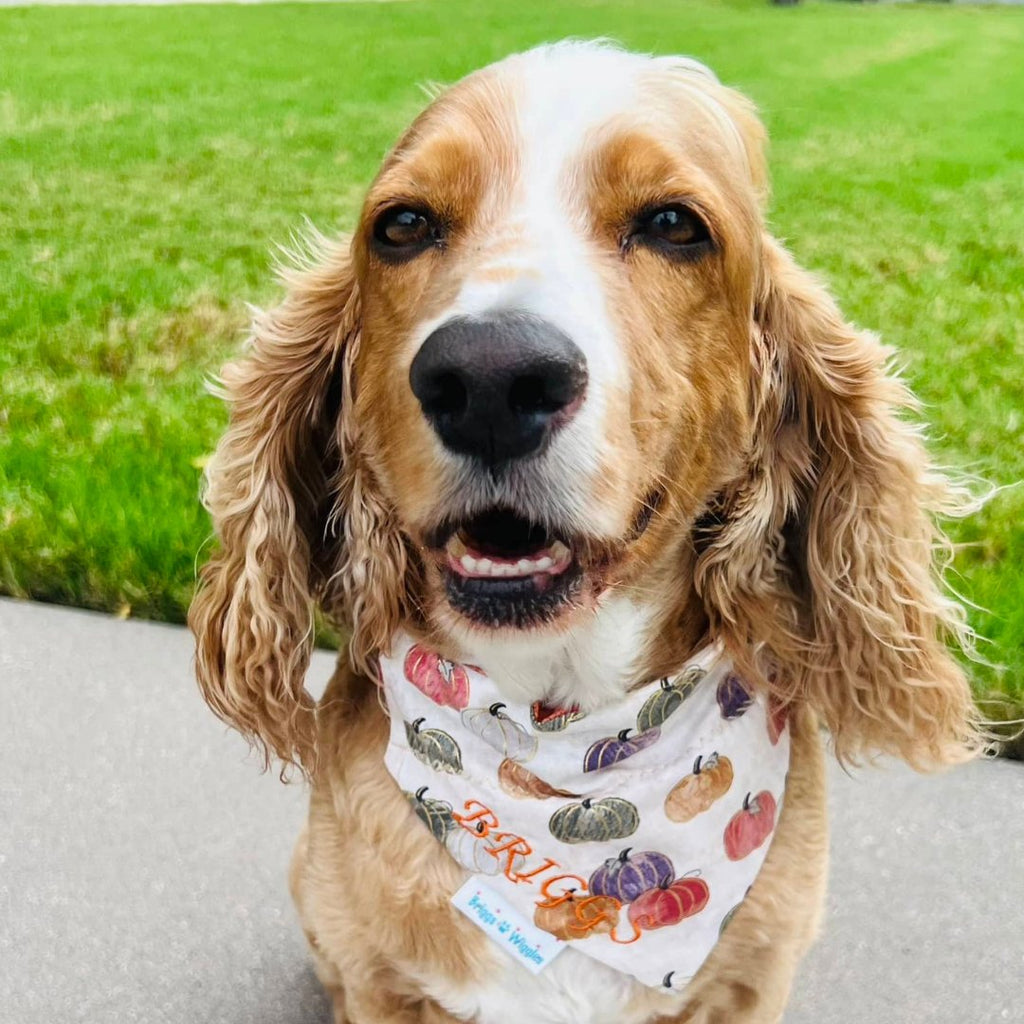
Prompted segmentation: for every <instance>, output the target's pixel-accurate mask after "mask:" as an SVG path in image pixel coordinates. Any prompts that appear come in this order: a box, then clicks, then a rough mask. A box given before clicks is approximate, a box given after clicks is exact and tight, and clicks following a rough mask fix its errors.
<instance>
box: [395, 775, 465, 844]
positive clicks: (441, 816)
mask: <svg viewBox="0 0 1024 1024" xmlns="http://www.w3.org/2000/svg"><path fill="white" fill-rule="evenodd" d="M426 791H427V787H426V786H420V788H419V789H417V790H416V792H415V793H406V794H405V798H406V799H407V800H408V801H409V803H410V804H411V805H412V809H413V810H414V811H415V812H416V817H417V818H419V819H420V821H422V822H423V824H424V825H426V826H427V828H428V829H430V833H431V835H432V836H433V837H434V838H435V839H436V840H437V841H438V842H439V843H443V842H444V840H445V837H446V836H447V835H448V833H449V832H450V831H451V830H452V829H453V828H455V819H454V818H453V817H452V805H451V804H450V803H448V802H447V801H445V800H434V799H433V798H432V797H424V795H423V794H424V793H426Z"/></svg>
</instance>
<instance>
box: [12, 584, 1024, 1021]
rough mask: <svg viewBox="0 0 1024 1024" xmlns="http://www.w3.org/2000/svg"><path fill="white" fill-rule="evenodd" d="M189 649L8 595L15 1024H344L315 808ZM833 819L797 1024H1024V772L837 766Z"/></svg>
mask: <svg viewBox="0 0 1024 1024" xmlns="http://www.w3.org/2000/svg"><path fill="white" fill-rule="evenodd" d="M191 654H192V645H191V640H190V638H189V636H188V634H187V633H186V632H185V630H183V629H180V628H176V627H169V626H160V625H153V624H149V623H142V622H118V621H116V620H113V619H109V618H106V617H104V616H99V615H93V614H90V613H87V612H77V611H70V610H66V609H58V608H53V607H47V606H42V605H31V604H23V603H19V602H13V601H4V600H0V702H2V703H0V750H2V752H3V769H2V772H0V1021H2V1022H3V1024H66V1022H72V1021H87V1022H89V1024H115V1022H116V1024H135V1022H139V1024H141V1022H146V1024H221V1022H223V1024H229V1022H230V1024H326V1022H327V1021H328V1020H329V1015H328V1010H327V1006H326V1003H325V1001H324V999H323V997H322V995H321V994H320V991H319V989H318V987H317V983H316V981H315V979H314V977H313V975H312V972H311V970H310V968H309V965H308V961H307V959H306V955H305V950H304V943H303V939H302V936H301V934H300V932H299V928H298V924H297V922H296V920H295V916H294V914H293V912H292V909H291V906H290V904H289V901H288V896H287V891H286V885H285V872H286V868H287V864H288V857H289V853H290V848H291V844H292V842H293V839H294V837H295V835H296V834H297V832H298V830H299V827H300V824H301V820H302V818H303V814H304V804H305V793H304V791H303V788H302V787H301V786H290V787H285V786H281V785H280V784H279V783H278V782H277V780H276V777H275V776H261V775H260V774H259V772H258V771H257V769H256V766H255V765H254V764H253V762H252V761H251V760H249V759H247V757H246V750H245V745H244V744H243V742H242V741H241V740H240V739H239V738H238V737H237V736H235V735H234V734H233V733H230V732H228V731H226V730H225V729H224V728H223V727H222V726H221V725H220V724H219V723H218V722H217V721H216V720H215V719H214V718H213V716H212V715H211V714H210V713H209V712H208V711H207V710H206V708H205V707H204V706H203V704H202V702H201V701H200V699H199V696H198V693H197V691H196V689H195V685H194V683H193V681H192V673H191V666H190V661H191ZM332 661H333V659H332V657H331V656H330V655H328V654H318V655H317V656H316V658H315V659H314V664H313V668H312V672H311V688H314V689H318V688H320V687H322V686H323V684H324V682H325V681H326V679H327V676H328V675H329V673H330V670H331V665H332ZM832 817H833V823H834V831H833V837H832V850H833V861H832V885H831V894H830V897H829V911H828V919H827V922H826V926H825V932H824V936H823V938H822V939H821V941H820V942H819V943H818V945H817V946H816V948H815V950H814V951H813V953H812V954H811V956H810V957H809V958H808V960H807V961H806V962H805V964H804V966H803V969H802V971H801V974H800V977H799V979H798V983H797V986H796V992H795V995H794V998H793V1002H792V1005H791V1009H790V1011H789V1013H788V1014H787V1016H786V1022H787V1024H987V1022H997V1021H998V1022H1005V1021H1011V1022H1022V1021H1024V925H1022V923H1021V922H1022V909H1024V765H1022V764H1015V763H1008V762H986V763H981V764H975V765H971V766H969V767H967V768H964V769H961V770H958V771H956V772H953V773H951V774H948V775H945V776H942V777H940V778H925V777H919V776H916V775H913V774H911V773H910V772H908V771H906V770H904V769H902V768H890V769H887V770H874V771H865V772H862V773H861V774H860V775H859V776H858V777H857V778H855V779H851V778H848V777H846V776H844V775H843V774H842V773H840V772H839V771H838V770H836V771H834V772H833V779H832ZM510 1024H513V1022H510ZM515 1024H520V1022H515ZM522 1024H528V1022H522ZM580 1024H585V1022H580Z"/></svg>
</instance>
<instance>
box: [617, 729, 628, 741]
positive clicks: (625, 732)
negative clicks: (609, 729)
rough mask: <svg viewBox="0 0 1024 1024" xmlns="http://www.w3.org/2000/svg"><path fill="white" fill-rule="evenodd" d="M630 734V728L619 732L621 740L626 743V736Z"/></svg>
mask: <svg viewBox="0 0 1024 1024" xmlns="http://www.w3.org/2000/svg"><path fill="white" fill-rule="evenodd" d="M628 735H629V730H628V729H623V730H622V732H620V733H619V742H620V743H625V742H626V737H627V736H628Z"/></svg>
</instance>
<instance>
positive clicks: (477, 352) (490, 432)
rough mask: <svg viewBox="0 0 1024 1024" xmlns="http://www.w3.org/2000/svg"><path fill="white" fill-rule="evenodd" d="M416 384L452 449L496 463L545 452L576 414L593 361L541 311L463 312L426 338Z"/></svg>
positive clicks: (413, 377) (412, 378) (412, 375)
mask: <svg viewBox="0 0 1024 1024" xmlns="http://www.w3.org/2000/svg"><path fill="white" fill-rule="evenodd" d="M409 383H410V384H411V385H412V390H413V393H414V394H415V395H416V397H417V398H418V399H419V400H420V405H421V406H423V413H424V415H425V416H426V417H427V419H428V420H429V421H430V424H431V426H432V427H433V428H434V430H435V431H436V432H437V435H438V436H439V437H440V438H441V440H442V441H443V442H444V445H445V447H446V448H449V449H451V450H452V451H454V452H460V453H462V454H463V455H472V456H473V457H474V458H477V459H480V460H481V461H482V462H485V463H486V464H487V465H489V466H493V465H496V464H499V463H502V462H508V461H509V460H511V459H519V458H522V457H523V456H524V455H529V454H530V453H531V452H536V451H538V450H539V449H540V448H541V447H542V445H543V444H544V442H545V441H546V440H547V439H548V437H550V435H551V434H552V433H553V432H554V431H555V430H557V429H558V427H560V426H562V425H564V424H565V423H567V422H568V421H569V420H570V419H571V418H572V416H573V414H574V413H575V412H576V410H577V409H578V408H579V406H580V401H581V399H582V398H583V393H584V391H585V390H586V387H587V361H586V359H585V358H584V356H583V353H582V352H581V351H580V350H579V348H577V346H576V345H575V344H574V343H573V341H572V339H571V338H569V337H568V335H566V334H565V333H564V332H562V331H561V330H559V329H558V328H557V327H555V326H554V324H551V323H549V322H548V321H546V320H543V319H541V318H540V317H537V316H533V315H531V314H528V313H520V312H505V313H494V314H491V315H488V316H479V317H456V318H454V319H452V320H449V321H448V322H447V323H445V324H442V325H441V326H440V327H439V328H438V329H437V330H436V331H434V333H433V334H431V335H430V337H429V338H427V340H426V341H424V342H423V345H422V346H421V347H420V350H419V352H417V353H416V358H415V359H413V361H412V368H411V369H410V371H409Z"/></svg>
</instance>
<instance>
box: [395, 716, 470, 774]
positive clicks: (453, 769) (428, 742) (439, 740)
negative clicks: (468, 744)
mask: <svg viewBox="0 0 1024 1024" xmlns="http://www.w3.org/2000/svg"><path fill="white" fill-rule="evenodd" d="M425 721H426V719H425V718H417V719H416V721H415V722H413V723H412V724H411V725H410V724H409V723H408V722H406V723H405V737H406V739H407V740H408V741H409V749H410V750H411V751H412V752H413V753H414V754H415V755H416V756H417V757H418V758H419V759H420V760H421V761H422V762H423V763H424V764H426V765H430V767H431V768H433V769H434V770H435V771H438V772H448V774H449V775H458V774H459V773H460V772H461V771H462V751H461V750H460V749H459V745H458V743H456V742H455V740H454V738H453V737H451V736H449V735H448V733H446V732H442V730H440V729H421V728H420V726H422V725H423V723H424V722H425Z"/></svg>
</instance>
